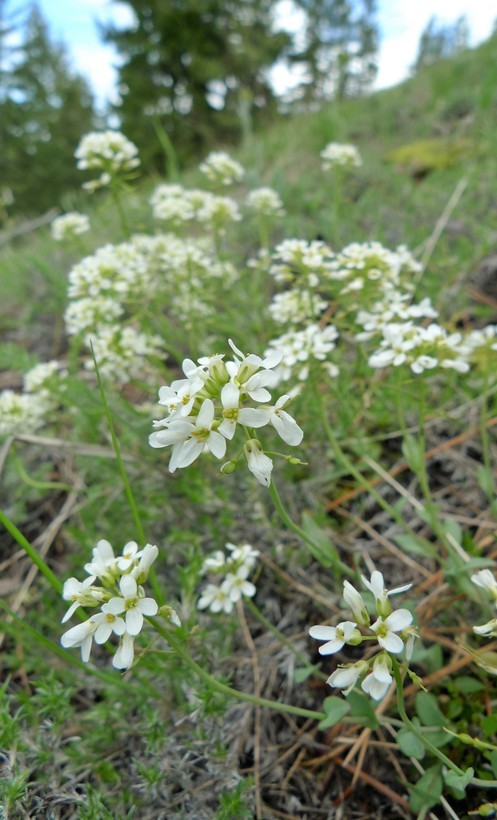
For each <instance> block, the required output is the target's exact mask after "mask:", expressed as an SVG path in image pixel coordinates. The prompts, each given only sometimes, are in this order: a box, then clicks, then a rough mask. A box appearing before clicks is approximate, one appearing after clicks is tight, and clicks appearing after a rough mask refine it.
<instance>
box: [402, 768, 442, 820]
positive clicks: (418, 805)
mask: <svg viewBox="0 0 497 820" xmlns="http://www.w3.org/2000/svg"><path fill="white" fill-rule="evenodd" d="M442 791H443V779H442V775H441V773H440V766H438V765H437V766H431V767H430V768H429V769H427V770H426V771H425V773H424V774H423V775H422V777H420V778H419V780H418V782H417V783H416V785H415V786H412V787H411V797H410V799H409V805H410V807H411V809H412V810H413V811H414V812H416V813H418V814H419V812H421V811H422V810H423V809H430V808H431V807H432V806H435V805H436V804H437V803H438V801H439V798H440V796H441V794H442Z"/></svg>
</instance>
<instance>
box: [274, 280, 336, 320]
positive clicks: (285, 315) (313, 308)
mask: <svg viewBox="0 0 497 820" xmlns="http://www.w3.org/2000/svg"><path fill="white" fill-rule="evenodd" d="M327 307H328V303H327V302H325V301H324V300H323V299H321V297H320V296H318V294H316V293H313V292H312V291H311V290H302V289H301V288H291V289H290V290H284V291H283V292H282V293H276V294H275V295H274V297H273V301H272V302H271V304H270V305H269V313H270V315H271V316H272V318H273V319H274V321H275V322H278V324H290V325H296V324H300V323H301V322H306V321H313V320H314V319H316V318H318V317H319V316H320V315H321V313H323V311H324V310H326V308H327Z"/></svg>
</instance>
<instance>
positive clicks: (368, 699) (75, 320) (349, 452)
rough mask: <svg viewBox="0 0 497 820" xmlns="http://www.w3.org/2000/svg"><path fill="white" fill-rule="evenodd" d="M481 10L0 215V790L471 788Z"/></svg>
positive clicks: (110, 803)
mask: <svg viewBox="0 0 497 820" xmlns="http://www.w3.org/2000/svg"><path fill="white" fill-rule="evenodd" d="M495 44H496V40H495V38H494V39H492V40H490V41H489V42H487V43H485V44H483V45H482V46H481V47H479V48H477V49H474V50H472V51H468V52H466V53H464V54H462V55H460V56H459V57H457V58H456V59H453V60H447V61H443V62H440V63H438V64H436V65H433V66H432V67H430V68H429V69H425V70H423V71H422V73H420V74H419V76H416V77H414V78H413V79H410V80H408V81H406V82H404V83H403V84H401V85H400V86H398V87H396V88H393V89H390V90H387V91H382V92H380V93H376V94H373V95H371V96H369V97H367V98H364V99H356V100H348V101H344V102H340V103H330V104H329V105H328V106H326V107H325V108H323V109H322V110H321V111H318V112H313V113H306V114H305V115H304V114H300V115H294V116H292V117H281V119H280V120H278V121H277V122H275V123H274V125H273V127H272V128H271V129H270V130H268V131H266V132H264V133H258V134H255V135H254V136H253V137H251V138H250V140H249V141H247V143H246V144H244V145H243V146H241V147H240V148H239V150H238V151H237V152H236V153H233V159H234V160H236V163H235V164H234V165H233V162H232V160H229V158H228V164H229V163H230V162H231V172H230V173H232V174H233V179H235V178H236V181H235V183H234V184H233V185H232V186H231V187H230V186H228V185H227V184H225V183H226V180H227V176H229V174H228V173H227V172H226V175H225V177H224V178H223V180H222V182H220V183H218V187H217V188H216V187H215V184H214V183H213V182H212V181H211V180H209V178H208V175H207V174H205V172H203V171H202V170H201V168H198V167H192V168H188V169H183V170H182V172H181V174H179V175H178V177H179V178H176V177H175V178H174V179H172V178H169V179H140V178H139V177H137V179H136V180H134V179H133V180H130V177H131V176H132V175H133V174H134V168H133V163H132V162H131V164H130V165H129V166H126V164H125V162H123V163H122V165H121V166H120V167H117V170H115V171H114V169H112V173H109V177H108V179H107V181H105V180H104V182H105V185H108V186H109V189H107V188H105V185H104V190H98V191H96V192H95V193H94V194H92V195H90V194H89V193H87V192H85V191H75V192H74V194H73V195H72V196H69V197H67V201H66V203H65V211H66V212H70V211H77V212H80V213H82V214H86V215H88V217H89V220H90V225H91V228H90V230H88V231H86V232H82V233H81V234H78V235H73V236H72V238H71V237H70V238H69V239H68V240H67V241H56V240H55V239H54V238H53V237H52V236H51V233H50V227H49V225H48V224H43V225H41V226H38V225H36V224H35V223H24V224H16V225H14V224H10V225H7V226H6V228H5V230H4V231H3V232H2V234H1V235H0V371H1V372H0V494H1V495H2V509H0V524H2V526H3V529H2V530H1V533H0V567H1V569H2V574H1V575H0V611H1V612H2V623H1V626H0V650H1V652H0V814H1V813H2V811H4V813H5V817H6V818H7V817H9V818H17V817H42V816H43V817H45V816H47V817H53V818H54V820H66V818H73V817H74V818H78V820H100V818H115V817H117V818H121V817H122V818H132V817H134V818H139V820H156V818H161V817H164V818H167V820H183V818H194V820H210V819H211V818H212V819H213V820H214V819H215V820H232V818H236V819H238V818H243V817H248V818H250V817H256V818H264V820H266V818H267V820H273V818H274V819H276V818H282V817H283V818H295V817H302V818H307V819H308V820H314V818H318V817H330V818H331V817H335V816H336V817H338V816H341V817H355V816H357V817H359V816H367V817H371V818H378V820H380V818H387V817H394V816H395V817H396V816H402V817H410V816H417V817H426V816H430V817H435V816H439V815H438V814H431V811H432V810H433V811H434V812H441V814H440V816H442V813H443V812H445V814H443V816H449V817H465V816H468V812H470V813H471V814H475V813H478V812H479V813H480V815H481V816H487V815H488V816H490V814H491V813H492V812H495V803H491V802H488V803H487V801H491V800H493V794H494V793H495V792H494V790H495V787H496V786H497V746H496V744H495V728H496V725H497V719H496V715H495V704H496V702H497V693H496V689H495V680H496V679H495V672H496V668H497V664H496V655H495V640H494V639H495V637H497V618H495V617H494V615H495V605H496V602H497V580H496V579H495V576H494V569H493V568H494V565H495V558H496V557H497V543H496V540H495V533H496V531H497V521H496V516H497V500H496V483H495V463H496V458H497V442H496V440H495V432H494V431H495V425H496V422H497V383H496V379H495V373H496V364H497V252H496V245H497V189H496V184H495V182H496V178H497V61H496V59H495ZM335 142H336V143H340V144H350V145H351V146H355V147H356V148H357V150H358V153H359V155H360V157H361V159H362V162H361V163H359V161H358V162H357V164H356V165H354V167H349V168H345V167H335V168H332V169H331V170H327V169H325V168H324V167H323V163H322V160H321V158H320V153H321V152H322V151H323V149H324V148H325V146H327V145H329V144H330V143H335ZM128 148H129V144H128ZM131 148H132V147H131ZM222 148H223V146H219V149H220V150H222ZM97 153H98V152H97ZM100 159H101V158H100ZM225 161H226V159H225ZM102 162H103V160H102ZM238 163H240V164H241V165H242V166H243V168H242V169H239V168H238ZM165 165H166V163H165ZM233 168H234V169H235V170H233ZM243 169H245V175H244V177H243V176H242V173H243ZM105 170H106V166H104V165H103V164H102V165H100V166H99V167H98V170H97V171H96V173H95V176H96V177H98V175H99V173H100V172H101V171H105ZM211 171H212V164H211ZM238 172H239V174H238ZM120 174H121V176H120ZM237 174H238V177H237ZM166 184H167V186H168V187H164V185H166ZM174 185H176V186H179V187H177V188H173V187H171V186H174ZM261 187H270V188H271V189H272V191H270V192H269V194H268V192H267V191H266V192H265V193H264V192H263V196H262V198H263V199H264V196H266V200H267V197H268V196H269V199H271V197H272V200H271V201H272V204H271V205H270V206H265V207H266V212H263V210H262V206H261V205H260V202H261V193H260V192H259V193H257V189H259V188H261ZM278 195H279V197H280V198H281V203H280V202H279V201H278ZM151 200H152V202H151ZM254 202H255V203H256V204H254ZM257 202H259V204H258V205H257ZM275 203H276V204H275ZM154 211H155V214H154V213H153V212H154ZM95 364H96V365H97V367H98V370H96V367H95ZM37 365H40V367H37ZM159 390H160V392H159V397H160V403H159V404H158V405H157V404H156V402H157V395H158V391H159ZM153 420H155V421H153ZM113 550H115V551H116V552H115V554H114V551H113ZM84 572H86V574H87V577H86V579H85V580H84V581H83V580H82V579H83V577H84V575H83V573H84ZM61 594H62V597H63V600H61ZM97 609H98V611H97ZM65 613H66V614H65ZM78 619H79V620H78ZM62 621H63V624H61V622H62ZM332 624H334V625H332ZM317 641H321V642H323V641H324V642H325V643H324V644H323V645H318V643H317ZM116 647H117V648H116ZM90 650H91V657H90ZM489 790H493V791H489ZM480 807H482V808H481V809H480ZM2 816H3V815H2Z"/></svg>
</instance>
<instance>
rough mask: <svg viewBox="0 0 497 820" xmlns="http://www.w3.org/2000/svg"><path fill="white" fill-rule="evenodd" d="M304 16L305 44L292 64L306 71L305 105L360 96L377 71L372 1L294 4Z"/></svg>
mask: <svg viewBox="0 0 497 820" xmlns="http://www.w3.org/2000/svg"><path fill="white" fill-rule="evenodd" d="M295 2H296V4H297V5H298V6H299V7H300V8H301V9H302V11H303V12H304V14H305V20H306V25H305V32H304V43H305V44H304V46H303V48H301V49H300V50H298V51H296V52H295V53H294V54H293V57H292V62H293V63H294V64H296V65H299V66H300V67H301V69H304V71H305V74H306V80H305V82H304V83H303V84H302V87H301V89H300V97H301V99H302V100H303V101H304V102H305V103H316V102H323V101H325V100H330V99H332V98H339V99H341V98H343V97H350V96H359V95H360V94H363V93H365V92H366V91H367V90H368V89H369V88H370V86H371V84H372V82H373V80H374V78H375V76H376V71H377V64H376V57H377V52H378V26H377V22H376V11H377V9H376V0H295Z"/></svg>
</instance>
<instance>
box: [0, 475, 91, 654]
mask: <svg viewBox="0 0 497 820" xmlns="http://www.w3.org/2000/svg"><path fill="white" fill-rule="evenodd" d="M81 487H82V483H81V482H80V481H79V480H78V482H77V483H76V486H75V487H74V488H73V489H72V490H71V492H70V493H69V495H68V496H67V498H66V500H65V502H64V504H63V505H62V509H61V510H60V512H59V513H58V514H57V515H56V517H55V518H54V519H53V521H51V522H50V524H49V525H48V527H47V528H46V529H45V531H44V532H43V533H42V534H41V535H40V536H38V538H36V540H35V541H33V546H34V547H38V546H39V550H38V551H39V554H40V556H41V558H45V556H46V554H47V553H48V550H49V549H50V547H51V546H52V543H53V541H54V539H55V537H56V535H57V533H58V532H59V529H60V528H61V526H62V524H63V523H64V521H66V519H67V518H69V517H70V516H71V515H72V512H73V510H74V507H75V506H76V503H77V500H78V496H79V493H80V490H81ZM37 573H38V567H37V566H36V564H31V567H30V569H29V571H28V574H27V575H26V578H25V579H24V583H23V585H22V587H21V589H20V590H19V592H18V594H17V596H16V598H15V600H14V603H13V604H12V606H11V609H12V612H14V613H17V612H18V611H19V609H20V608H21V606H22V604H23V602H24V600H25V598H26V595H27V594H28V591H29V589H30V587H31V584H32V583H33V581H34V579H35V578H36V575H37ZM7 620H8V621H10V620H11V618H10V616H8V617H7ZM4 638H5V633H0V647H1V646H2V644H3V641H4Z"/></svg>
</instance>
